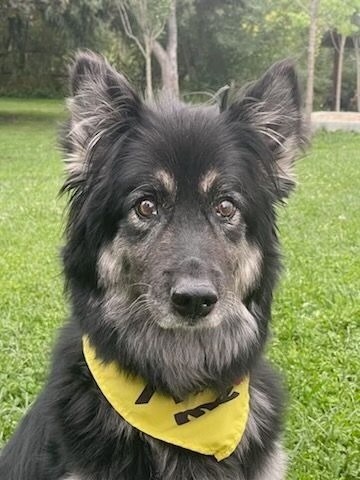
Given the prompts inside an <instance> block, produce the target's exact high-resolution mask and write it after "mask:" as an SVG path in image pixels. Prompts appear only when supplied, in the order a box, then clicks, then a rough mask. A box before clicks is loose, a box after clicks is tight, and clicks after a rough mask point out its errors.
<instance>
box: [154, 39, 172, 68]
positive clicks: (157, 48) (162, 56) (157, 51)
mask: <svg viewBox="0 0 360 480" xmlns="http://www.w3.org/2000/svg"><path fill="white" fill-rule="evenodd" d="M152 50H153V53H154V55H155V57H156V59H157V61H158V62H159V64H160V65H161V64H163V63H165V62H167V60H168V58H167V54H166V51H165V49H164V47H162V45H161V44H160V43H159V42H158V41H157V40H154V42H153V44H152Z"/></svg>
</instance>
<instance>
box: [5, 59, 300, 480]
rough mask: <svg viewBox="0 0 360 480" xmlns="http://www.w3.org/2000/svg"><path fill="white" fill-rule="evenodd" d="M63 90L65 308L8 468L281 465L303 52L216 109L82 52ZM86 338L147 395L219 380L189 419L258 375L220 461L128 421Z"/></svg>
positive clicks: (34, 472)
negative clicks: (281, 217)
mask: <svg viewBox="0 0 360 480" xmlns="http://www.w3.org/2000/svg"><path fill="white" fill-rule="evenodd" d="M71 95H72V96H71V98H70V100H69V108H70V112H71V121H70V123H69V125H68V126H67V130H66V132H65V135H64V149H65V151H66V156H67V160H66V163H67V172H68V175H67V179H66V182H65V185H64V187H63V191H64V192H68V193H69V220H68V225H67V230H66V244H65V247H64V250H63V262H64V271H65V276H66V282H67V288H68V292H69V297H70V301H71V307H72V315H71V319H70V321H69V322H68V324H67V325H66V326H65V328H64V329H63V330H62V333H61V335H60V338H59V341H58V343H57V347H56V348H55V352H54V356H53V362H52V368H51V372H50V375H49V379H48V381H47V384H46V386H45V388H44V390H43V392H42V393H41V394H40V396H39V398H38V399H37V401H36V402H35V404H34V405H33V406H32V408H31V409H30V411H29V413H28V414H27V415H26V417H25V418H24V419H23V421H22V422H21V424H20V426H19V428H18V430H17V432H16V433H15V435H14V436H13V438H12V439H11V440H10V442H9V443H8V444H7V446H6V447H5V449H4V451H3V453H2V455H1V457H0V478H1V480H150V479H159V480H170V479H171V480H230V479H231V480H265V479H266V480H280V479H282V478H284V472H285V463H286V461H285V455H284V453H283V450H282V447H281V430H282V394H281V388H280V387H279V381H278V379H277V376H276V374H275V373H274V372H273V371H272V369H271V368H270V366H269V365H268V364H267V362H266V360H265V359H264V357H263V350H264V346H265V343H266V339H267V336H268V324H269V320H270V316H271V303H272V296H273V290H274V287H275V284H276V280H277V277H278V274H279V270H280V258H279V242H278V239H277V233H276V223H275V222H276V213H275V206H276V204H277V203H278V202H280V201H281V200H282V199H284V198H285V197H287V196H288V194H289V192H290V191H291V189H292V187H293V185H294V179H293V176H292V164H293V161H294V159H295V157H296V155H297V152H298V150H299V148H301V147H302V146H303V144H304V141H305V137H304V126H303V121H302V115H301V98H300V94H299V87H298V82H297V77H296V74H295V71H294V68H293V65H292V64H291V62H289V61H283V62H280V63H277V64H275V65H274V66H272V67H271V68H270V69H269V70H268V71H267V72H266V73H265V74H264V76H263V77H262V78H261V79H260V80H259V81H257V82H255V83H253V84H251V85H249V86H248V87H247V88H245V89H244V90H242V91H241V92H240V93H239V95H238V96H237V98H235V99H234V101H233V102H232V103H231V104H230V105H229V106H225V107H223V108H220V109H219V108H218V107H214V106H212V107H204V106H186V105H184V104H182V103H180V102H178V101H175V100H174V99H171V98H165V97H163V98H160V99H159V100H158V101H157V102H156V103H154V104H146V103H145V102H143V101H142V100H141V98H140V97H139V96H138V95H137V93H136V92H135V91H134V89H133V88H132V86H131V85H130V84H129V83H128V81H127V80H126V79H125V78H124V77H123V76H122V75H121V74H119V73H118V72H116V71H115V70H114V69H113V68H112V67H111V66H110V65H109V64H108V63H107V62H106V61H105V60H104V59H103V58H101V57H99V56H97V55H95V54H92V53H89V52H85V53H80V54H78V55H77V57H76V60H75V62H74V64H73V66H72V70H71ZM84 336H86V337H84ZM84 338H86V339H87V340H86V341H87V342H88V344H89V345H90V348H92V349H93V351H94V352H95V357H96V361H97V362H98V363H97V365H98V367H99V368H100V370H101V369H102V368H105V367H104V366H106V365H110V364H111V365H115V366H117V367H119V369H120V368H121V370H122V371H123V372H125V377H126V378H127V379H128V381H129V382H130V384H131V382H132V381H133V379H135V378H140V379H143V380H144V382H145V383H146V385H147V386H148V387H149V388H150V389H151V392H152V393H151V394H150V396H149V397H148V400H147V401H149V400H150V399H151V395H152V394H153V393H154V392H157V393H158V394H159V395H160V396H161V397H162V398H165V399H171V401H172V402H173V403H174V404H175V405H176V404H177V402H180V401H186V399H188V398H189V397H192V396H194V395H197V394H201V392H203V391H204V390H210V391H212V392H215V397H216V401H215V402H210V403H205V404H203V405H200V407H201V408H200V407H199V408H198V409H193V410H191V411H189V412H190V414H189V415H188V416H185V420H184V422H188V421H189V419H190V420H191V422H190V423H194V422H198V421H200V420H199V419H200V417H201V418H205V417H206V416H207V415H210V413H211V411H216V408H220V405H221V408H225V407H223V405H225V402H227V404H228V405H231V401H232V399H233V398H235V397H236V395H239V394H234V392H233V395H230V396H229V392H231V391H232V390H231V389H232V387H233V386H234V385H237V384H239V383H241V382H244V379H248V381H249V390H248V392H249V397H250V400H249V411H248V412H247V415H246V418H245V423H244V428H245V430H244V432H243V433H242V435H241V438H240V439H239V442H238V443H237V444H236V445H235V447H234V450H233V452H232V453H231V454H230V455H227V456H226V458H223V459H221V460H220V461H219V459H216V458H215V457H214V456H213V455H209V454H204V453H199V452H198V451H194V448H192V447H191V446H190V447H189V448H186V447H185V448H184V447H182V446H179V444H176V443H175V444H173V443H172V442H167V441H166V439H165V440H163V439H159V438H157V437H156V435H152V434H148V433H147V432H146V431H143V430H142V429H141V428H137V427H135V426H134V425H132V422H131V421H127V420H125V419H124V416H123V415H122V414H120V413H119V412H118V411H116V409H115V408H113V406H112V404H111V402H110V401H109V397H107V396H106V394H104V392H103V389H102V388H100V387H101V385H100V386H99V385H98V383H99V382H98V381H97V380H95V378H94V374H93V372H92V369H91V368H90V366H89V362H88V361H87V360H86V358H85V357H84V348H83V344H84ZM117 367H116V368H117ZM95 377H96V375H95ZM120 396H121V395H120ZM224 398H225V400H224ZM115 400H116V399H115ZM169 401H170V400H169ZM140 403H141V402H140ZM244 408H245V407H244ZM226 411H227V410H226ZM189 412H187V414H188V413H189ZM224 412H225V410H224ZM222 415H223V417H222V418H224V419H225V415H226V414H225V413H224V414H222ZM160 416H161V412H160ZM159 420H160V417H159ZM157 422H158V419H157V418H154V420H153V424H154V428H155V427H156V424H157ZM220 423H221V422H217V424H216V425H215V429H216V428H217V427H219V428H220V426H221V425H220ZM179 428H181V427H180V426H179ZM212 431H214V426H212ZM225 433H226V432H225ZM200 435H201V434H200ZM204 436H205V437H206V434H204ZM193 441H194V439H193V438H191V439H190V444H191V445H192V443H193ZM201 441H202V440H201V439H200V440H199V442H200V443H201ZM191 442H192V443H191Z"/></svg>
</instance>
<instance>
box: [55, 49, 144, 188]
mask: <svg viewBox="0 0 360 480" xmlns="http://www.w3.org/2000/svg"><path fill="white" fill-rule="evenodd" d="M70 91H71V97H70V99H69V100H68V106H69V110H70V113H71V120H70V124H69V126H68V129H67V131H66V132H65V138H64V142H63V143H64V147H65V150H66V153H67V155H68V159H67V161H66V164H67V165H66V166H67V170H68V174H69V178H68V185H75V184H79V183H81V181H83V180H84V173H85V172H86V168H87V162H88V160H89V158H90V156H91V152H92V150H93V149H94V147H95V146H96V144H97V143H98V142H99V141H100V140H101V139H102V138H103V137H109V136H117V137H119V136H121V135H122V134H123V133H124V132H126V131H127V130H129V129H130V128H131V127H132V126H133V125H134V124H135V123H136V121H137V119H138V116H139V112H140V108H141V104H142V102H141V99H140V98H139V96H138V95H137V94H136V92H135V91H134V90H133V88H132V87H131V85H130V84H129V82H128V81H127V80H126V78H125V77H124V76H123V75H121V74H120V73H118V72H117V71H116V70H115V69H114V68H112V67H111V66H110V65H109V63H108V62H107V61H106V60H105V59H104V58H103V57H101V56H100V55H97V54H95V53H93V52H89V51H87V52H79V53H77V54H76V56H75V59H74V62H73V64H72V65H71V67H70Z"/></svg>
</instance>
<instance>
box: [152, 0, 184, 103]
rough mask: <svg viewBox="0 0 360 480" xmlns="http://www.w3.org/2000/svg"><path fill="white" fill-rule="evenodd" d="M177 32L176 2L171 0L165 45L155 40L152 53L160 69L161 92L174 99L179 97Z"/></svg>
mask: <svg viewBox="0 0 360 480" xmlns="http://www.w3.org/2000/svg"><path fill="white" fill-rule="evenodd" d="M177 31H178V29H177V18H176V0H171V4H170V13H169V16H168V21H167V45H166V47H165V48H164V47H163V46H162V45H161V44H160V42H158V41H157V40H155V41H154V42H153V52H154V55H155V57H156V59H157V61H158V62H159V65H160V67H161V78H162V86H163V90H164V91H165V92H167V93H168V94H170V95H173V96H175V97H178V96H179V73H178V60H177V45H178V38H177Z"/></svg>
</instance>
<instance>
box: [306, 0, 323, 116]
mask: <svg viewBox="0 0 360 480" xmlns="http://www.w3.org/2000/svg"><path fill="white" fill-rule="evenodd" d="M319 3H320V0H311V14H310V29H309V44H308V61H307V83H306V99H305V115H306V120H307V122H308V123H309V124H310V122H311V113H312V109H313V102H314V77H315V55H316V29H317V17H318V10H319Z"/></svg>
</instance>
